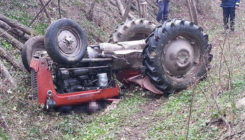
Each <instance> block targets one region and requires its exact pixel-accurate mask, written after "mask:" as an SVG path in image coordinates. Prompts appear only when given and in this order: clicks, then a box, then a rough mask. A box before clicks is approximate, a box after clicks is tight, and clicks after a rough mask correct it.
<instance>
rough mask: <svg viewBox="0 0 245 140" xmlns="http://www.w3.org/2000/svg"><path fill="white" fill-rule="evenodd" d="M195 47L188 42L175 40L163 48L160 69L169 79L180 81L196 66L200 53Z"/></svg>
mask: <svg viewBox="0 0 245 140" xmlns="http://www.w3.org/2000/svg"><path fill="white" fill-rule="evenodd" d="M195 45H196V44H195V43H194V42H191V41H189V40H186V39H177V40H172V41H170V43H169V44H168V45H167V46H166V47H165V48H164V53H163V55H162V58H161V59H162V67H163V68H164V71H165V72H166V74H167V75H168V76H169V77H171V78H174V79H175V80H181V78H184V77H186V75H187V74H189V71H190V70H191V69H193V68H194V67H195V66H196V64H198V61H199V57H200V52H199V50H198V49H197V48H198V47H197V46H195Z"/></svg>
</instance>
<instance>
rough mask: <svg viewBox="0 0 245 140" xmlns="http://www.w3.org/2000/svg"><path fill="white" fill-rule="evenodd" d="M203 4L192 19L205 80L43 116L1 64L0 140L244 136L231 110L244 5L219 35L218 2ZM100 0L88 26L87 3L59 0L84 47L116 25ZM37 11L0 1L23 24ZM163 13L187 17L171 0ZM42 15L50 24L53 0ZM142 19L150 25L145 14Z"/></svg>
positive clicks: (239, 77) (39, 27)
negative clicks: (202, 47)
mask: <svg viewBox="0 0 245 140" xmlns="http://www.w3.org/2000/svg"><path fill="white" fill-rule="evenodd" d="M151 1H152V2H153V1H154V0H151ZM210 1H212V0H207V1H202V2H201V4H203V5H204V6H203V7H202V9H201V11H203V13H200V12H199V14H198V16H199V24H200V26H201V27H203V28H204V31H205V33H207V34H208V35H209V40H210V43H211V44H212V45H213V49H212V54H213V55H214V58H213V60H212V68H211V70H210V72H209V73H208V78H207V79H206V80H204V81H202V82H200V83H199V84H197V85H192V86H191V87H189V88H188V89H187V90H185V91H182V92H179V93H177V94H172V95H170V96H169V97H164V96H158V95H155V94H152V93H150V92H147V91H142V90H141V89H138V90H134V91H130V90H128V91H124V93H125V97H124V99H123V100H122V101H121V102H120V104H119V105H118V106H117V107H116V108H115V109H112V110H109V111H105V110H102V111H100V112H97V113H94V114H92V115H88V114H85V113H71V114H60V113H58V112H45V111H43V110H42V107H40V106H39V105H37V104H35V103H33V102H32V101H30V100H28V95H29V94H30V75H29V73H26V72H20V71H18V70H16V69H15V68H14V67H13V66H11V65H10V64H8V62H5V61H4V63H5V64H6V65H5V66H7V67H8V70H9V71H10V74H11V75H12V76H13V77H15V78H16V79H17V83H18V87H17V88H16V89H10V90H8V91H6V92H3V93H1V94H0V105H1V108H0V139H4V140H5V139H179V140H182V139H186V138H187V133H188V139H203V140H206V139H244V138H245V133H244V132H245V128H244V122H243V121H244V119H245V118H244V117H241V116H243V115H244V110H237V109H236V108H235V102H236V101H237V100H238V99H240V98H242V97H245V92H244V91H245V87H244V85H245V73H244V71H245V68H244V63H245V47H244V46H245V40H244V36H245V34H244V30H245V29H244V27H245V25H244V24H245V19H244V18H242V16H243V11H242V9H243V8H244V5H241V6H242V7H241V8H240V11H237V18H236V30H235V32H234V33H228V34H222V33H223V27H222V11H221V8H219V3H220V0H214V1H212V4H213V5H212V6H210V4H208V3H210ZM105 3H108V2H105V1H103V0H99V1H97V7H96V8H97V9H96V10H97V11H96V16H95V18H94V21H88V20H87V19H86V18H85V12H86V10H84V9H86V8H87V7H89V4H90V2H88V1H86V0H81V1H78V0H75V1H74V2H71V1H68V0H64V1H62V3H61V4H62V16H63V17H66V18H72V19H74V20H76V21H78V22H79V24H81V26H82V27H83V28H84V29H85V31H86V33H87V37H88V40H89V44H92V43H97V42H100V41H103V42H104V41H107V40H108V39H109V34H110V32H112V31H113V29H114V27H116V25H118V24H119V23H120V22H121V19H119V18H118V17H120V16H119V15H118V13H116V12H115V11H116V10H117V9H116V8H115V7H113V6H112V5H109V4H105ZM101 7H104V8H103V9H102V8H101ZM176 7H177V8H176ZM39 8H40V5H39V4H38V0H34V2H33V1H30V0H28V1H24V0H10V1H1V2H0V11H2V13H3V14H4V15H6V16H8V17H10V18H12V19H16V20H18V21H20V22H21V23H23V24H25V25H28V24H29V23H30V21H31V20H32V18H33V17H34V16H35V13H36V12H37V11H38V10H37V9H39ZM171 8H172V9H173V10H172V11H171V13H170V16H171V17H170V18H177V17H181V18H184V19H188V13H187V9H186V8H184V0H173V2H172V3H171ZM23 9H25V10H23ZM48 10H49V11H50V12H51V13H52V14H51V15H52V17H53V18H54V19H56V18H57V17H58V16H57V15H58V14H57V13H58V11H57V1H56V0H54V1H53V2H52V3H51V4H50V5H49V7H48ZM153 12H154V11H153ZM108 15H110V16H108ZM135 15H137V14H136V13H135ZM153 15H154V13H153ZM114 17H116V18H114ZM149 19H150V20H153V21H154V22H155V20H154V18H152V17H151V16H149ZM48 25H49V22H48V20H47V19H46V18H45V15H44V14H42V15H41V16H40V18H39V19H38V20H37V21H36V22H35V23H34V24H33V25H32V28H33V29H35V31H36V32H37V33H38V34H44V33H45V30H46V28H47V26H48ZM0 46H1V47H3V48H5V49H6V50H7V51H8V52H9V53H10V54H12V55H13V56H15V57H16V58H17V59H18V60H20V57H19V52H18V51H16V50H14V49H13V47H11V44H9V43H7V42H6V41H4V40H1V44H0ZM190 111H191V112H190ZM188 126H189V128H188Z"/></svg>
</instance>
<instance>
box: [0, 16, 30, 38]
mask: <svg viewBox="0 0 245 140" xmlns="http://www.w3.org/2000/svg"><path fill="white" fill-rule="evenodd" d="M0 28H2V29H4V30H6V31H7V32H8V33H10V34H11V35H12V36H17V38H23V40H24V41H26V40H28V39H30V38H31V36H30V35H27V34H25V35H24V36H23V37H22V35H23V32H22V31H20V30H18V29H16V28H11V27H10V26H9V25H8V24H7V23H5V22H4V21H2V20H0Z"/></svg>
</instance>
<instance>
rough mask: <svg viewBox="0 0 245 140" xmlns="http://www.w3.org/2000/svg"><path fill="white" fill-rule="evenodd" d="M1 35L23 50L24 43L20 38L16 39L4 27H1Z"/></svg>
mask: <svg viewBox="0 0 245 140" xmlns="http://www.w3.org/2000/svg"><path fill="white" fill-rule="evenodd" d="M0 36H1V37H3V38H4V39H5V40H7V41H8V42H10V43H11V44H13V45H14V46H15V47H16V48H17V49H19V50H22V48H23V46H24V45H23V44H22V43H21V42H20V41H19V40H17V39H15V38H14V37H13V36H12V35H10V34H8V33H7V32H6V31H5V30H3V29H2V28H0Z"/></svg>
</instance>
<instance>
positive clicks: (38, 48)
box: [31, 43, 47, 58]
mask: <svg viewBox="0 0 245 140" xmlns="http://www.w3.org/2000/svg"><path fill="white" fill-rule="evenodd" d="M42 54H47V51H46V49H44V43H36V44H35V47H33V50H32V55H31V56H32V58H34V57H35V56H41V55H42Z"/></svg>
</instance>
